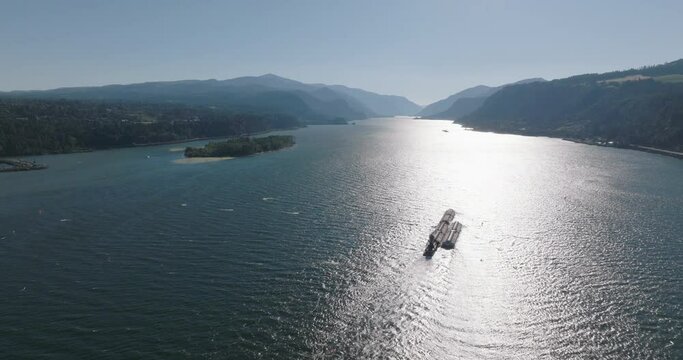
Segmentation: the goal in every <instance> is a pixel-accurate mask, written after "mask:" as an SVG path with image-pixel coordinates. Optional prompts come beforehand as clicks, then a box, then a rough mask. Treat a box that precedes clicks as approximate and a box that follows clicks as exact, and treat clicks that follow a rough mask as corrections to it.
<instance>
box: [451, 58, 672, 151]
mask: <svg viewBox="0 0 683 360" xmlns="http://www.w3.org/2000/svg"><path fill="white" fill-rule="evenodd" d="M451 118H453V119H456V118H457V119H458V120H457V122H459V123H462V124H465V125H467V126H471V127H473V128H475V129H482V130H493V131H500V132H508V133H519V134H529V135H545V136H555V137H565V138H572V139H576V140H580V141H586V142H590V143H598V144H614V145H615V146H627V147H633V146H636V147H641V146H646V147H656V148H661V149H666V150H671V151H683V59H681V60H677V61H673V62H670V63H666V64H662V65H657V66H648V67H642V68H638V69H631V70H626V71H614V72H609V73H604V74H585V75H578V76H572V77H569V78H566V79H558V80H553V81H548V82H532V83H527V84H517V85H511V86H506V87H504V88H503V89H500V90H499V91H497V92H496V93H494V94H492V95H490V96H489V97H488V98H486V99H485V101H483V103H482V104H480V106H479V107H478V108H477V109H476V110H474V111H472V112H471V113H470V114H468V115H465V116H462V117H458V116H452V117H451Z"/></svg>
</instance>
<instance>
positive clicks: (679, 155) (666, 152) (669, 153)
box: [562, 138, 683, 159]
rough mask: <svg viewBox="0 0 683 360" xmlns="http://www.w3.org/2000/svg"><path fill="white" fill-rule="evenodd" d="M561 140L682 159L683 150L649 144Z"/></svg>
mask: <svg viewBox="0 0 683 360" xmlns="http://www.w3.org/2000/svg"><path fill="white" fill-rule="evenodd" d="M562 140H567V141H571V142H575V143H578V144H586V145H596V146H603V147H611V148H617V149H629V150H637V151H644V152H649V153H652V154H659V155H664V156H670V157H675V158H677V159H683V152H678V151H672V150H665V149H659V148H655V147H650V146H642V145H635V144H619V143H614V142H611V141H597V140H585V139H573V138H562Z"/></svg>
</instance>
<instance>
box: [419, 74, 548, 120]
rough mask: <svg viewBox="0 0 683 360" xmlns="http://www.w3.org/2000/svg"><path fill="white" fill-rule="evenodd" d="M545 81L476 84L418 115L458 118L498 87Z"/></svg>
mask: <svg viewBox="0 0 683 360" xmlns="http://www.w3.org/2000/svg"><path fill="white" fill-rule="evenodd" d="M541 81H545V80H544V79H541V78H532V79H525V80H520V81H517V82H515V83H512V84H505V85H501V86H495V87H493V86H486V85H478V86H475V87H471V88H469V89H465V90H463V91H460V92H459V93H456V94H453V95H451V96H449V97H447V98H445V99H442V100H439V101H437V102H435V103H432V104H429V105H427V106H425V107H424V108H423V109H422V110H421V111H420V112H419V113H418V115H419V116H422V117H425V118H441V119H451V118H454V117H455V118H459V117H461V116H464V115H467V114H469V113H471V112H473V111H474V110H476V109H478V108H479V107H480V106H481V105H482V104H483V103H484V100H486V98H488V97H489V96H491V95H493V94H495V93H496V92H498V91H500V89H502V88H504V87H506V86H510V85H517V84H527V83H532V82H541Z"/></svg>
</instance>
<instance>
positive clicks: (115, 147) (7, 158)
mask: <svg viewBox="0 0 683 360" xmlns="http://www.w3.org/2000/svg"><path fill="white" fill-rule="evenodd" d="M305 127H306V125H304V126H297V127H291V128H282V129H270V130H264V131H257V132H253V133H244V134H239V135H222V136H208V137H201V138H192V139H180V140H171V141H161V142H154V143H145V144H136V143H133V144H130V145H121V146H112V147H107V148H98V149H76V150H74V151H68V152H48V153H44V154H22V155H7V156H0V160H2V159H3V158H4V159H5V160H10V161H16V160H13V159H18V158H23V157H37V156H46V155H69V154H81V153H89V152H95V151H106V150H117V149H132V148H141V147H151V146H163V145H173V144H183V143H190V142H195V141H204V140H215V139H225V140H230V139H237V138H240V137H244V136H249V137H251V136H259V135H264V134H268V133H270V132H274V131H291V130H297V129H302V128H305ZM18 161H23V160H18Z"/></svg>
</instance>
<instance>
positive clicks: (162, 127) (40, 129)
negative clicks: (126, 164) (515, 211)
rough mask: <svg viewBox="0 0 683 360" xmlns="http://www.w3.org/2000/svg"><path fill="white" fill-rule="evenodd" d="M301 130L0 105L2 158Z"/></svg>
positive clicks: (171, 114) (218, 119) (159, 109)
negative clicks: (282, 130)
mask: <svg viewBox="0 0 683 360" xmlns="http://www.w3.org/2000/svg"><path fill="white" fill-rule="evenodd" d="M298 126H301V124H300V122H299V121H298V120H297V118H295V117H293V116H289V115H274V114H244V113H231V112H227V111H225V110H218V109H214V108H209V107H199V106H196V107H193V106H185V105H177V104H141V103H131V102H119V103H102V102H95V101H92V102H90V101H70V100H32V99H10V98H6V99H0V156H18V155H35V154H48V153H67V152H74V151H83V150H93V149H105V148H112V147H122V146H132V145H142V144H150V143H159V142H171V141H180V140H185V139H193V138H203V137H218V136H233V135H243V134H249V133H255V132H261V131H267V130H271V129H286V128H293V127H298Z"/></svg>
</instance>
